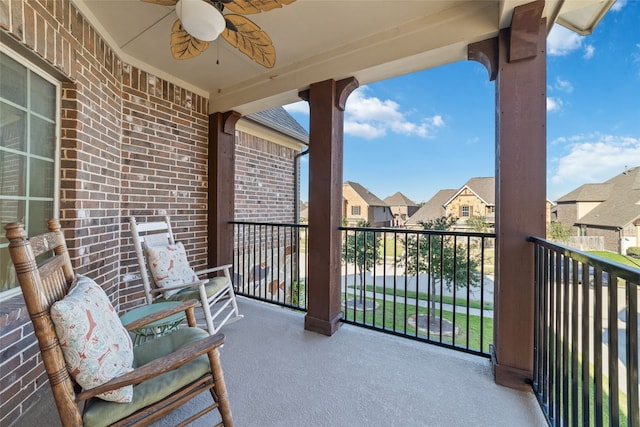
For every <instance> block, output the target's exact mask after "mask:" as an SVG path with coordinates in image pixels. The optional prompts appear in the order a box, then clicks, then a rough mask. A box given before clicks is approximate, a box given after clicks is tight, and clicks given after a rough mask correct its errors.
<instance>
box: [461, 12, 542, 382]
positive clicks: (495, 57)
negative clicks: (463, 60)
mask: <svg viewBox="0 0 640 427" xmlns="http://www.w3.org/2000/svg"><path fill="white" fill-rule="evenodd" d="M543 8H544V2H543V1H536V2H533V3H529V4H525V5H523V6H519V7H516V8H515V10H514V16H513V20H512V26H511V28H510V29H509V28H507V29H504V30H502V31H501V32H500V35H499V36H498V38H497V40H495V39H494V40H492V41H485V42H480V43H475V44H473V45H470V46H469V58H470V59H475V60H478V61H480V62H482V63H483V64H485V66H487V68H488V70H489V75H490V77H496V79H497V80H496V237H497V239H496V240H497V242H496V256H495V259H496V270H495V289H494V292H495V307H496V310H495V312H494V347H493V351H492V357H493V367H494V375H495V381H496V383H498V384H501V385H505V386H508V387H512V388H517V389H523V390H530V389H531V385H530V382H531V379H532V377H533V331H534V318H533V295H534V271H533V270H534V266H533V246H532V245H531V244H530V243H528V242H527V237H528V236H529V235H535V236H545V228H546V23H545V20H544V19H542V17H541V16H542V9H543Z"/></svg>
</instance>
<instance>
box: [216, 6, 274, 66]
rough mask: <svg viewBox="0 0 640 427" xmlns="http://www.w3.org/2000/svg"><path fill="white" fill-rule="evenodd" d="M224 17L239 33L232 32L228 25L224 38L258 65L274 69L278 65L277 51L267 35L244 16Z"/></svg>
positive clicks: (231, 15) (228, 15) (223, 33)
mask: <svg viewBox="0 0 640 427" xmlns="http://www.w3.org/2000/svg"><path fill="white" fill-rule="evenodd" d="M224 17H225V19H227V20H229V22H230V23H231V24H232V25H233V26H235V27H236V28H237V29H238V31H233V30H230V29H229V26H228V25H227V28H226V29H225V30H224V31H223V32H222V34H221V35H222V37H223V38H224V39H225V40H226V41H227V42H229V43H230V44H231V45H232V46H234V47H237V48H238V49H239V50H240V52H242V53H244V54H245V55H247V56H248V57H249V58H251V59H253V60H254V61H256V62H257V63H258V64H260V65H262V66H263V67H266V68H273V66H274V65H275V63H276V49H275V48H274V47H273V43H272V42H271V39H270V38H269V36H268V35H267V33H265V32H264V31H262V30H261V29H260V27H258V26H257V25H256V24H255V23H254V22H252V21H250V20H249V19H248V18H245V17H244V16H241V15H233V14H227V15H224Z"/></svg>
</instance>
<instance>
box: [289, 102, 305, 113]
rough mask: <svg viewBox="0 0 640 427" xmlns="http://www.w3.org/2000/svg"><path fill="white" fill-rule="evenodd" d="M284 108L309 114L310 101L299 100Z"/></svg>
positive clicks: (291, 111)
mask: <svg viewBox="0 0 640 427" xmlns="http://www.w3.org/2000/svg"><path fill="white" fill-rule="evenodd" d="M284 109H285V110H287V111H288V112H290V113H301V114H306V115H309V103H308V102H307V101H298V102H294V103H293V104H288V105H285V106H284Z"/></svg>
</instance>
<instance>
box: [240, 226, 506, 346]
mask: <svg viewBox="0 0 640 427" xmlns="http://www.w3.org/2000/svg"><path fill="white" fill-rule="evenodd" d="M232 224H233V227H234V253H233V264H234V265H233V275H234V284H235V286H236V288H237V293H238V294H239V295H243V296H247V297H250V298H254V299H259V300H262V301H267V302H271V303H274V304H278V305H282V306H286V307H290V308H295V309H299V310H306V307H307V305H306V304H307V296H308V293H307V289H308V283H309V279H311V280H312V279H313V278H308V277H307V274H306V271H307V268H306V266H307V253H308V250H307V226H306V225H300V224H273V223H256V222H240V221H234V222H232ZM340 230H341V233H342V278H341V282H342V283H341V286H342V295H343V298H342V299H343V301H342V303H343V318H342V321H343V322H345V323H351V324H355V325H359V326H364V327H367V328H371V329H376V330H379V331H382V332H386V333H390V334H394V335H400V336H405V337H408V338H412V339H416V340H420V341H425V342H430V343H435V344H438V345H443V346H447V347H452V348H455V349H457V350H462V351H466V352H470V353H474V354H479V355H483V356H489V346H490V344H492V342H493V259H494V246H495V235H494V234H489V233H459V232H446V231H430V230H405V229H395V228H393V229H392V228H348V227H341V228H340Z"/></svg>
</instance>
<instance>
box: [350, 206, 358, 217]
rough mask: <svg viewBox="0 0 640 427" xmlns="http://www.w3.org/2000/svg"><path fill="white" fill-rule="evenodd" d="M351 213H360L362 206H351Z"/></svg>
mask: <svg viewBox="0 0 640 427" xmlns="http://www.w3.org/2000/svg"><path fill="white" fill-rule="evenodd" d="M351 215H360V206H351Z"/></svg>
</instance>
